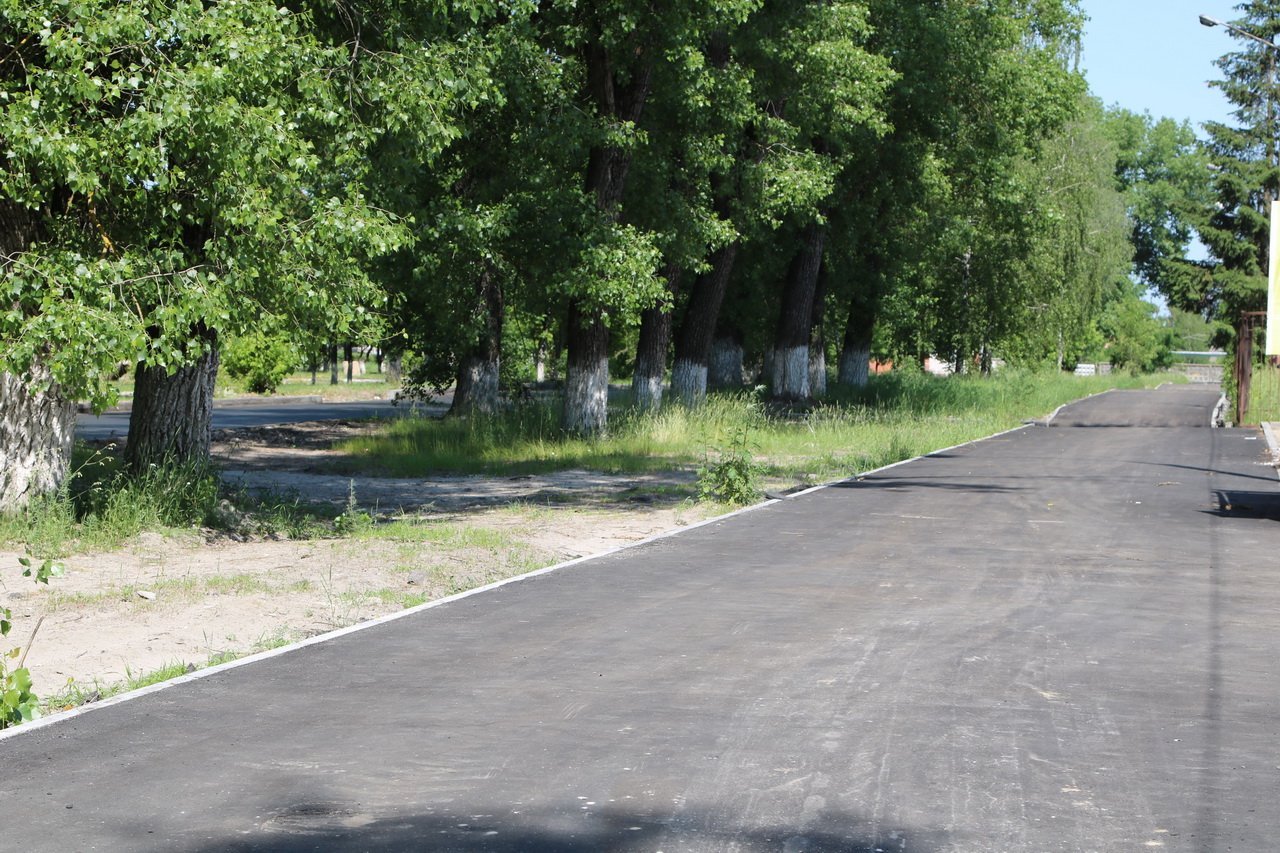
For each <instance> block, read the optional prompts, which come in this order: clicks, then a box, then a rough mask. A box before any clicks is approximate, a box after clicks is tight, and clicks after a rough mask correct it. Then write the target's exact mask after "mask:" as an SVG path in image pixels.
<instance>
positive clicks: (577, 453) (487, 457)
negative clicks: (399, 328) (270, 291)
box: [340, 371, 1160, 478]
mask: <svg viewBox="0 0 1280 853" xmlns="http://www.w3.org/2000/svg"><path fill="white" fill-rule="evenodd" d="M1156 381H1160V380H1153V379H1152V378H1150V377H1146V378H1142V377H1139V378H1134V377H1129V376H1122V375H1116V376H1105V377H1075V376H1070V375H1057V374H1052V375H1046V374H1035V373H1025V372H1019V371H1008V372H1005V373H1002V374H1000V375H997V376H995V377H986V378H983V377H951V378H946V379H943V378H939V377H933V376H927V375H918V374H917V375H913V374H889V375H886V376H878V377H874V378H873V379H872V381H871V383H870V384H868V386H867V387H866V388H864V389H860V390H859V391H857V392H856V393H844V394H841V395H836V396H833V397H832V398H831V399H830V400H828V401H826V402H824V403H823V404H821V405H819V406H817V407H815V408H812V409H809V410H807V411H802V412H793V411H789V410H779V409H775V408H772V407H770V406H768V405H767V404H766V403H765V402H763V401H762V400H760V399H759V398H757V397H756V396H754V395H750V394H715V395H711V396H710V397H708V399H707V400H706V402H705V403H704V404H703V405H701V406H698V407H697V408H693V409H689V408H685V407H683V406H679V405H668V406H665V407H664V408H663V409H662V410H661V411H659V412H656V413H637V412H635V411H628V410H622V411H619V412H616V413H611V415H610V427H609V431H608V434H607V435H604V436H602V437H598V438H591V439H584V438H580V437H576V436H572V435H566V434H565V433H564V432H563V431H562V430H561V429H560V427H559V418H558V411H557V410H556V408H555V407H554V405H552V404H528V405H524V406H520V407H518V408H515V409H512V410H511V411H509V412H506V413H504V414H502V415H499V416H496V417H492V418H465V419H447V420H444V421H438V420H429V419H424V418H416V419H415V418H405V419H399V420H396V421H394V422H392V423H390V424H388V425H387V426H386V427H385V428H384V430H383V431H382V432H380V433H378V434H376V435H373V436H365V437H360V438H356V439H352V440H350V441H348V442H346V443H344V444H343V445H341V447H340V449H341V450H342V451H344V452H345V453H347V454H349V456H348V459H347V461H346V462H345V463H344V467H345V468H347V469H348V470H352V471H355V470H365V471H368V470H375V471H378V472H380V473H384V474H389V475H394V476H429V475H432V474H441V473H457V474H486V473H487V474H496V473H503V474H528V473H542V472H549V471H557V470H564V469H569V468H587V469H591V470H599V471H606V472H613V473H641V472H653V471H662V470H669V469H671V468H673V467H675V468H681V467H689V468H691V467H693V466H694V465H696V464H697V463H698V462H699V461H700V460H703V459H705V458H706V456H707V455H708V453H715V452H716V451H717V450H718V449H720V448H723V447H725V446H726V445H727V444H728V443H729V442H730V441H731V440H732V439H733V436H734V435H736V434H737V433H738V432H741V431H742V430H743V429H745V430H746V431H747V434H748V436H749V443H750V445H751V447H752V449H753V452H755V453H756V454H757V456H758V457H759V458H760V460H761V461H763V462H764V463H765V470H766V473H767V474H769V475H772V476H775V477H802V478H815V477H817V478H825V477H836V476H841V475H847V474H852V473H856V472H858V471H863V470H867V469H869V468H875V467H879V466H880V465H884V464H888V463H890V462H895V461H898V460H901V459H906V458H909V457H911V456H914V455H917V454H919V453H923V452H927V451H929V450H934V449H937V448H940V447H945V446H948V445H951V444H957V443H960V442H963V441H967V440H971V439H974V438H978V437H981V436H984V435H989V434H991V433H993V432H999V431H1000V430H1002V429H1007V428H1009V427H1012V426H1016V425H1017V424H1019V423H1021V422H1022V421H1024V420H1026V419H1028V418H1035V417H1040V416H1043V415H1046V414H1048V413H1049V412H1052V411H1053V410H1054V409H1055V408H1057V407H1058V406H1060V405H1061V404H1063V403H1065V402H1069V401H1071V400H1074V399H1078V398H1080V397H1083V396H1087V395H1089V394H1092V393H1096V392H1098V391H1102V390H1106V389H1108V388H1114V387H1143V386H1150V385H1152V384H1154V383H1155V382H1156Z"/></svg>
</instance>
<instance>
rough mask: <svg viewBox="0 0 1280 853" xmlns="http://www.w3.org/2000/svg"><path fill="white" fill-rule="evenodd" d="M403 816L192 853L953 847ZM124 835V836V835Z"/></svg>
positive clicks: (768, 830)
mask: <svg viewBox="0 0 1280 853" xmlns="http://www.w3.org/2000/svg"><path fill="white" fill-rule="evenodd" d="M459 814H467V812H466V811H458V810H456V809H455V810H454V813H453V814H451V815H442V814H407V815H395V814H391V815H385V816H381V817H375V818H371V817H370V816H368V815H362V814H359V813H357V812H353V811H352V810H350V809H345V808H342V807H341V806H338V805H337V804H325V803H303V804H299V805H296V806H291V807H288V808H284V809H278V810H276V811H275V812H274V813H272V815H271V816H270V817H269V818H267V819H266V820H264V821H262V822H261V823H259V824H258V826H257V827H256V828H255V829H254V830H252V831H250V832H248V833H243V832H237V833H235V834H234V835H230V834H228V835H227V836H225V837H211V838H206V839H205V840H204V841H202V842H201V843H200V844H198V845H196V846H192V847H184V848H181V849H183V850H187V851H190V853H304V851H307V853H310V851H316V850H324V851H334V852H335V853H347V851H362V853H393V851H394V853H401V851H449V853H611V851H617V853H624V851H626V852H627V853H629V852H630V851H641V850H647V851H652V850H663V849H681V850H700V849H714V850H721V849H726V850H727V849H731V850H736V851H740V853H765V851H785V853H928V851H935V850H943V849H950V847H949V845H950V844H951V843H953V842H954V841H955V837H954V835H953V834H952V833H947V832H944V831H941V830H915V829H909V828H880V829H872V828H869V826H868V824H869V821H868V820H866V819H865V818H860V817H858V816H856V815H850V814H845V813H840V812H823V813H821V814H820V815H819V816H817V817H816V818H814V819H808V820H805V821H803V822H801V823H802V824H803V825H799V824H797V825H790V824H786V823H777V824H773V825H769V826H765V827H755V828H750V829H738V828H734V827H731V826H717V825H716V822H715V820H714V819H713V818H711V817H709V816H708V815H706V814H701V813H698V812H690V811H681V812H680V813H679V814H678V815H670V816H662V817H655V816H654V815H651V814H637V813H633V812H628V811H623V810H605V811H600V812H594V813H591V814H589V815H585V814H574V813H569V812H544V813H541V814H536V813H535V814H527V813H522V814H518V815H516V814H511V813H507V814H501V815H486V814H477V815H472V816H469V817H465V818H459V817H458V815H459ZM126 831H127V830H126Z"/></svg>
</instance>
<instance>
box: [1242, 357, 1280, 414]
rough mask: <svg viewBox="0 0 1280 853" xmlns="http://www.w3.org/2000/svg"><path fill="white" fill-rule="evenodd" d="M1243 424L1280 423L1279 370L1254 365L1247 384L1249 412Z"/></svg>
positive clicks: (1267, 366) (1263, 365)
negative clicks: (1250, 378)
mask: <svg viewBox="0 0 1280 853" xmlns="http://www.w3.org/2000/svg"><path fill="white" fill-rule="evenodd" d="M1244 420H1245V423H1247V424H1260V423H1263V422H1264V421H1266V422H1280V368H1275V367H1272V366H1271V365H1269V364H1255V365H1254V366H1253V378H1252V380H1251V381H1250V383H1249V411H1248V412H1246V413H1245V417H1244Z"/></svg>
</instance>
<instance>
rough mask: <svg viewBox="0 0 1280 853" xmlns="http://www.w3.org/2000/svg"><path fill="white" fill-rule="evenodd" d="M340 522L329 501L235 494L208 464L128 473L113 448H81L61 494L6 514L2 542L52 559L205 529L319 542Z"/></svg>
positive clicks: (1, 528)
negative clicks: (140, 537) (143, 538)
mask: <svg viewBox="0 0 1280 853" xmlns="http://www.w3.org/2000/svg"><path fill="white" fill-rule="evenodd" d="M333 517H334V510H333V509H332V508H331V507H329V506H328V505H327V504H323V505H322V504H310V503H307V502H305V501H303V500H302V499H301V498H299V497H297V496H296V495H275V494H257V495H250V494H248V493H243V492H228V491H227V490H225V489H224V488H222V486H221V485H220V483H219V480H218V475H217V471H216V469H215V468H214V467H213V466H211V465H207V464H205V465H181V466H172V467H155V468H152V469H151V470H149V471H147V472H145V473H143V474H142V475H140V476H129V475H127V474H126V473H125V472H124V470H123V469H122V465H121V462H120V459H119V458H118V456H117V455H116V454H115V453H114V449H113V448H108V449H106V450H99V449H94V448H90V447H87V446H85V445H82V444H78V445H77V446H76V448H75V451H74V453H73V456H72V464H71V476H70V478H69V480H68V482H67V485H66V486H65V488H64V489H63V491H62V492H61V493H60V494H58V495H51V496H46V497H41V498H38V499H36V500H34V501H32V502H31V503H30V504H29V505H28V506H26V507H25V508H23V509H22V510H20V511H19V512H16V513H7V514H0V544H12V543H18V544H21V545H22V547H24V548H25V549H26V550H27V551H28V552H30V553H31V554H32V555H33V556H35V557H38V558H40V559H45V558H58V557H63V556H66V555H67V554H68V553H70V552H72V551H76V550H78V551H106V550H111V549H114V548H118V547H119V546H120V545H122V544H123V543H124V542H126V541H128V540H130V539H133V538H135V537H136V536H138V534H140V533H143V532H147V531H153V532H164V533H173V532H178V531H190V530H191V529H192V528H198V527H209V528H212V529H216V530H223V531H227V532H231V533H239V534H251V535H258V536H267V535H271V534H276V533H281V534H285V535H287V536H288V537H289V538H290V539H312V538H316V537H319V536H325V535H332V533H333Z"/></svg>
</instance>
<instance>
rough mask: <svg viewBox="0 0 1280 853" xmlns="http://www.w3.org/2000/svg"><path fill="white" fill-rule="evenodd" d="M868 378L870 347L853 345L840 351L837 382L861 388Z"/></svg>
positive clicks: (869, 375)
mask: <svg viewBox="0 0 1280 853" xmlns="http://www.w3.org/2000/svg"><path fill="white" fill-rule="evenodd" d="M870 378H871V347H869V346H861V347H853V348H851V349H844V350H841V351H840V371H839V382H840V384H841V385H845V386H848V387H850V388H862V387H865V386H866V384H867V382H868V381H869V380H870Z"/></svg>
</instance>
